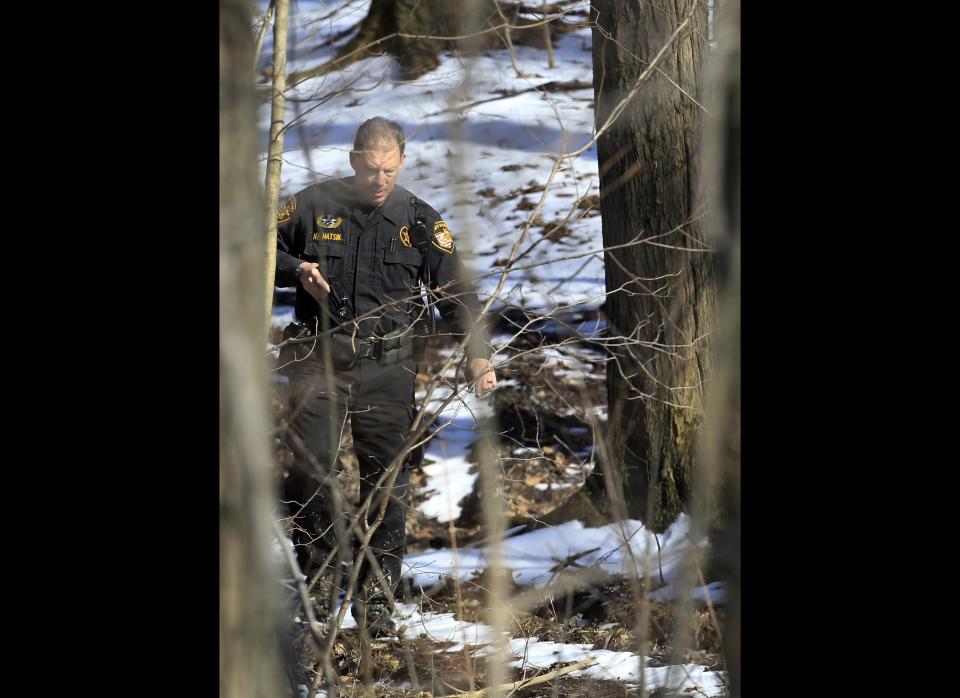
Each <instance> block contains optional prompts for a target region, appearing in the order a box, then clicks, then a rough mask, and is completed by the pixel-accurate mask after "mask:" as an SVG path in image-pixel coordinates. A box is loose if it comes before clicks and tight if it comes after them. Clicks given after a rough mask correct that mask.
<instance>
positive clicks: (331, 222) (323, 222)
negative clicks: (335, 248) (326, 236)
mask: <svg viewBox="0 0 960 698" xmlns="http://www.w3.org/2000/svg"><path fill="white" fill-rule="evenodd" d="M342 222H343V219H342V218H336V217H335V216H326V215H324V216H317V227H318V228H339V227H340V224H341V223H342Z"/></svg>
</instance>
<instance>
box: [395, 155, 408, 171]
mask: <svg viewBox="0 0 960 698" xmlns="http://www.w3.org/2000/svg"><path fill="white" fill-rule="evenodd" d="M406 161H407V156H406V154H403V155H401V156H400V164H399V165H397V174H400V170H402V169H403V163H404V162H406Z"/></svg>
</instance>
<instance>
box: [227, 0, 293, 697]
mask: <svg viewBox="0 0 960 698" xmlns="http://www.w3.org/2000/svg"><path fill="white" fill-rule="evenodd" d="M250 21H251V14H250V8H249V5H248V3H247V2H244V0H221V3H220V328H221V329H220V695H221V696H223V697H225V698H239V697H241V696H243V697H246V696H258V697H259V696H263V697H264V698H268V697H269V698H273V697H274V696H281V695H286V694H287V692H288V691H287V684H286V681H285V680H284V679H283V672H282V663H281V660H280V655H279V652H278V642H277V628H278V618H279V617H280V616H279V614H278V611H279V609H278V607H277V604H276V602H275V600H274V598H273V592H274V591H275V590H276V588H277V584H276V582H275V581H274V579H275V575H273V573H272V569H271V564H270V554H269V553H270V532H269V522H270V516H271V515H272V511H271V508H272V504H271V502H272V497H271V477H270V452H269V448H268V434H267V424H268V420H269V416H268V413H267V410H266V400H265V398H266V387H267V382H266V375H267V372H266V365H265V358H264V351H263V293H264V288H263V286H262V284H263V281H264V276H263V257H264V253H265V251H266V250H265V248H264V238H263V228H262V227H261V225H260V223H259V222H260V221H261V220H262V211H263V207H262V201H263V200H262V196H261V193H260V187H259V185H258V183H257V167H256V161H257V142H256V141H257V139H256V128H255V115H256V104H255V101H254V90H253V80H252V76H251V73H250V65H251V60H252V58H253V40H252V39H253V37H252V36H251V32H250Z"/></svg>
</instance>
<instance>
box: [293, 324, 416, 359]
mask: <svg viewBox="0 0 960 698" xmlns="http://www.w3.org/2000/svg"><path fill="white" fill-rule="evenodd" d="M313 334H314V332H313V328H311V327H310V326H308V325H305V324H304V325H301V324H299V323H292V324H291V325H289V326H288V327H287V329H286V330H285V331H284V337H285V338H287V337H307V336H312V335H313ZM413 335H414V327H413V326H412V325H411V326H410V327H404V328H400V329H398V330H394V331H393V332H390V333H388V334H386V335H384V336H383V337H354V336H353V335H350V334H347V333H345V332H333V333H332V334H331V335H329V337H330V348H331V352H332V355H333V359H334V362H335V363H336V364H337V368H339V369H351V368H353V367H354V366H356V365H357V362H358V361H359V360H360V359H369V360H373V361H377V362H378V363H380V364H382V365H384V366H389V365H390V364H395V363H398V362H400V361H403V360H404V359H408V358H410V357H411V356H413Z"/></svg>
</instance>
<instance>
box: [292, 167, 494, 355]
mask: <svg viewBox="0 0 960 698" xmlns="http://www.w3.org/2000/svg"><path fill="white" fill-rule="evenodd" d="M418 215H419V216H420V217H421V218H422V219H423V222H424V224H425V225H426V229H427V234H428V236H429V239H430V243H429V244H428V245H427V248H426V249H427V252H426V257H427V264H428V265H429V275H430V281H431V283H430V285H431V287H432V288H433V289H438V288H439V289H440V291H439V292H438V294H437V295H438V296H439V300H438V303H437V306H438V308H439V309H440V314H441V316H442V317H443V318H444V319H445V320H448V321H449V322H450V324H451V325H452V326H453V329H454V331H456V332H458V333H464V334H465V333H467V332H468V331H470V329H471V328H472V327H473V322H474V318H476V317H477V315H478V314H479V310H480V303H479V300H478V299H477V295H476V293H475V291H474V289H473V288H472V287H470V285H469V284H468V283H467V282H465V281H464V279H465V274H464V269H463V264H462V261H461V260H460V257H459V255H458V254H457V250H456V246H455V245H454V242H453V238H452V237H451V235H450V232H449V230H448V229H447V225H446V223H445V222H444V221H443V220H442V219H441V218H440V214H438V213H437V211H436V210H435V209H433V208H432V207H431V206H429V205H428V204H427V203H425V202H424V201H423V200H421V199H419V198H417V197H415V196H414V195H413V194H411V193H410V192H409V191H407V190H406V189H404V188H403V187H400V186H396V187H395V188H394V190H393V191H392V192H391V194H390V196H389V197H388V198H387V200H386V201H385V202H384V203H383V204H382V205H381V206H378V207H372V206H369V205H364V204H361V203H359V202H357V201H356V199H355V198H354V194H353V187H352V178H344V179H332V180H327V181H325V182H321V183H320V184H314V185H312V186H309V187H307V188H306V189H304V190H303V191H301V192H300V193H298V194H296V195H295V196H293V197H291V198H290V199H289V200H288V201H287V202H286V204H284V206H283V207H282V208H281V209H280V212H279V214H278V218H277V220H278V223H277V273H276V285H277V286H296V287H297V298H296V316H297V319H298V320H300V321H301V322H304V323H306V324H308V325H311V326H312V325H314V323H315V322H316V320H317V318H318V313H320V312H323V313H327V309H326V307H323V308H322V309H321V306H320V305H319V304H318V303H317V301H316V300H315V299H314V298H313V296H311V295H310V294H309V293H307V291H306V289H304V288H303V286H302V285H300V284H299V283H297V275H296V270H297V267H298V266H299V265H300V263H301V262H317V263H319V265H320V273H321V274H323V276H324V278H329V277H331V276H332V277H333V278H334V279H335V280H336V283H337V285H338V287H339V288H340V289H341V290H342V291H343V292H344V293H345V294H346V295H347V296H348V297H349V298H350V301H351V307H352V309H353V312H354V315H355V316H356V317H358V318H359V317H360V316H362V315H365V314H368V315H369V316H368V317H367V318H365V319H361V320H360V321H359V323H358V326H357V327H356V328H351V330H353V329H356V330H357V335H358V336H359V337H374V336H383V335H384V334H386V333H388V332H390V331H392V330H394V329H397V328H399V327H401V326H410V325H411V324H412V323H413V322H415V320H416V319H417V317H418V315H420V316H422V315H423V303H422V302H421V301H420V298H419V295H420V294H419V288H420V282H421V280H422V279H423V278H424V274H423V272H424V270H423V269H422V268H421V267H422V266H423V255H422V254H421V252H420V250H418V249H416V248H415V247H414V246H413V240H412V237H411V229H412V227H413V225H414V222H415V220H416V217H417V216H418ZM378 309H379V310H378ZM328 317H329V314H328ZM331 321H332V320H331ZM332 322H335V321H332ZM472 340H473V341H471V342H470V343H469V345H468V347H467V354H468V357H469V358H471V359H473V358H477V357H483V358H487V357H489V351H488V350H487V349H486V345H485V344H484V343H483V342H482V341H481V339H480V337H479V336H477V333H474V335H473V336H472Z"/></svg>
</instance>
